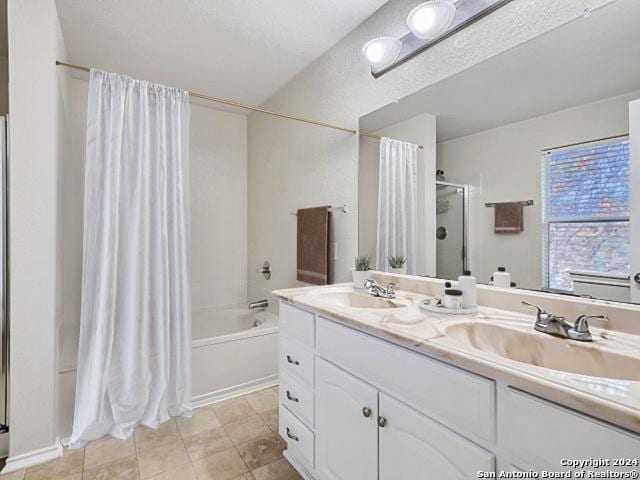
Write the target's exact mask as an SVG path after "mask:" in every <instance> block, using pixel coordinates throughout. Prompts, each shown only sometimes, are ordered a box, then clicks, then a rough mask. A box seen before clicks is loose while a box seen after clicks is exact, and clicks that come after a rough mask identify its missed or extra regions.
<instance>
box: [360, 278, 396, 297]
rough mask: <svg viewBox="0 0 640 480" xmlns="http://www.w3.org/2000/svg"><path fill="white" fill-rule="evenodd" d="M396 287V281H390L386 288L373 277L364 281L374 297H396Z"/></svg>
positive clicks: (365, 286)
mask: <svg viewBox="0 0 640 480" xmlns="http://www.w3.org/2000/svg"><path fill="white" fill-rule="evenodd" d="M396 287H397V285H396V284H395V283H390V284H389V285H387V288H384V287H383V286H382V285H379V284H378V283H377V282H376V281H375V280H373V279H372V278H369V279H368V280H367V281H366V282H364V288H367V289H368V290H369V293H370V294H371V295H373V296H374V297H382V298H396Z"/></svg>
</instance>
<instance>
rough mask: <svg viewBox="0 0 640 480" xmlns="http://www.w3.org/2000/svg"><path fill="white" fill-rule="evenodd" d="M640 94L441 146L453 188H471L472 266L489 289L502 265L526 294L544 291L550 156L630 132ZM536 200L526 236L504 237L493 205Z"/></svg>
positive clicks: (528, 211)
mask: <svg viewBox="0 0 640 480" xmlns="http://www.w3.org/2000/svg"><path fill="white" fill-rule="evenodd" d="M639 96H640V92H636V93H632V94H628V95H624V96H621V97H616V98H614V99H607V100H602V101H599V102H596V103H591V104H588V105H583V106H580V107H576V108H572V109H569V110H563V111H560V112H556V113H553V114H549V115H544V116H541V117H537V118H533V119H529V120H525V121H522V122H518V123H512V124H509V125H505V126H503V127H499V128H496V129H493V130H488V131H485V132H480V133H476V134H474V135H469V136H466V137H462V138H457V139H454V140H449V141H447V142H442V143H440V144H438V168H440V169H442V170H444V171H445V175H446V177H447V180H448V181H451V182H454V183H468V184H470V185H471V195H470V202H469V203H470V228H469V243H470V250H469V260H470V264H471V269H472V271H473V274H474V276H475V277H476V278H477V279H478V281H479V282H482V283H488V282H489V278H490V277H491V274H492V273H493V272H495V271H496V269H497V267H498V266H504V267H506V268H507V270H508V271H510V272H511V276H512V280H513V281H515V282H516V283H517V284H518V286H519V287H522V288H534V289H539V288H541V286H542V230H541V226H542V222H541V218H542V213H541V188H542V187H541V172H542V163H541V162H542V150H543V149H545V148H549V147H554V146H561V145H568V144H572V143H579V142H588V141H590V140H595V139H598V138H603V137H607V136H613V135H618V134H622V133H627V132H628V131H629V130H628V129H629V101H630V100H633V99H635V98H638V97H639ZM517 200H533V201H534V202H535V205H534V206H531V207H525V208H524V232H522V233H520V234H505V235H496V234H495V233H494V231H493V227H494V210H493V209H492V208H487V207H485V206H484V204H485V202H507V201H517Z"/></svg>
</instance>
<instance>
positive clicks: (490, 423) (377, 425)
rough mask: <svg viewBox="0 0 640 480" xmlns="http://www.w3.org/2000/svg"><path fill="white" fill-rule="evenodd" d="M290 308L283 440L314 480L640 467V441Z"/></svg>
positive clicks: (283, 364)
mask: <svg viewBox="0 0 640 480" xmlns="http://www.w3.org/2000/svg"><path fill="white" fill-rule="evenodd" d="M280 309H281V310H280V312H281V324H280V328H281V331H280V341H281V344H280V348H281V351H280V375H281V377H280V378H281V384H280V428H279V431H280V435H281V436H282V438H283V439H284V440H285V441H286V442H287V450H286V451H285V456H286V457H287V459H288V460H289V461H290V462H291V463H292V464H293V465H294V466H295V467H296V469H298V471H299V472H300V473H301V474H302V476H303V477H304V478H305V480H430V479H434V480H462V479H468V478H479V477H478V472H487V473H486V474H487V475H491V474H492V473H493V472H496V470H497V469H501V470H509V471H517V470H523V471H525V472H526V471H528V470H534V471H538V472H539V471H542V470H547V471H552V472H555V471H559V472H562V471H564V472H566V471H568V470H570V467H568V466H564V465H563V464H562V463H561V461H562V460H563V459H574V460H578V459H588V458H590V457H592V458H609V459H615V458H618V459H620V458H630V459H635V458H639V457H640V436H639V435H637V434H635V433H632V432H628V431H625V430H623V429H620V428H617V427H615V426H612V425H609V424H607V423H605V422H602V421H600V420H597V419H594V418H592V417H589V416H587V415H583V414H580V413H577V412H574V411H572V410H570V409H567V408H565V407H562V406H559V405H557V404H555V403H552V402H549V401H547V400H544V399H541V398H538V397H536V396H533V395H531V394H529V393H526V392H523V391H521V390H518V389H516V388H513V387H512V386H509V385H507V384H505V383H503V382H497V381H496V380H493V379H491V378H486V377H483V376H481V375H477V374H475V373H472V372H469V371H466V370H463V369H461V368H458V367H456V366H453V365H450V364H448V363H446V362H443V361H440V360H438V359H435V358H432V357H430V356H428V355H424V354H421V353H418V352H415V351H412V350H409V349H407V348H405V347H402V346H399V345H396V344H394V343H393V342H391V341H387V340H384V339H381V338H378V337H375V336H373V335H370V334H367V333H363V332H361V331H359V330H356V329H355V328H351V327H349V326H346V325H344V324H343V323H341V322H338V321H334V320H331V319H328V318H324V317H322V316H319V315H314V314H312V313H311V312H307V311H305V310H303V309H299V308H297V307H294V306H291V305H289V304H285V303H281V306H280ZM283 319H284V321H282V320H283ZM623 383H624V382H623ZM624 387H625V385H623V384H621V388H624ZM609 469H610V470H615V471H624V470H631V469H634V470H637V469H638V467H633V466H631V467H624V466H623V467H620V466H618V467H613V468H609Z"/></svg>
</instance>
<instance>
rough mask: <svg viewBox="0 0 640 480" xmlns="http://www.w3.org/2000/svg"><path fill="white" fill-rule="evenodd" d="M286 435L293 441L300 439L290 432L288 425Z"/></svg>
mask: <svg viewBox="0 0 640 480" xmlns="http://www.w3.org/2000/svg"><path fill="white" fill-rule="evenodd" d="M287 437H289V438H290V439H291V440H293V441H294V442H299V441H300V439H299V438H298V437H297V436H296V435H294V434H293V433H291V430H289V427H287Z"/></svg>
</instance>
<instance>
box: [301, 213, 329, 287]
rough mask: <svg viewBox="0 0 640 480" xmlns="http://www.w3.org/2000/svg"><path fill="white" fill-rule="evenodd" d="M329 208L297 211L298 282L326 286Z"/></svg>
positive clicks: (327, 280)
mask: <svg viewBox="0 0 640 480" xmlns="http://www.w3.org/2000/svg"><path fill="white" fill-rule="evenodd" d="M330 209H331V207H329V206H324V207H314V208H302V209H300V210H298V277H297V278H298V280H300V281H301V282H307V283H313V284H314V285H328V284H329V283H330V280H331V275H330V274H331V272H330V257H329V245H330V234H331V232H330V228H331V210H330Z"/></svg>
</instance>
